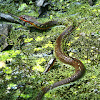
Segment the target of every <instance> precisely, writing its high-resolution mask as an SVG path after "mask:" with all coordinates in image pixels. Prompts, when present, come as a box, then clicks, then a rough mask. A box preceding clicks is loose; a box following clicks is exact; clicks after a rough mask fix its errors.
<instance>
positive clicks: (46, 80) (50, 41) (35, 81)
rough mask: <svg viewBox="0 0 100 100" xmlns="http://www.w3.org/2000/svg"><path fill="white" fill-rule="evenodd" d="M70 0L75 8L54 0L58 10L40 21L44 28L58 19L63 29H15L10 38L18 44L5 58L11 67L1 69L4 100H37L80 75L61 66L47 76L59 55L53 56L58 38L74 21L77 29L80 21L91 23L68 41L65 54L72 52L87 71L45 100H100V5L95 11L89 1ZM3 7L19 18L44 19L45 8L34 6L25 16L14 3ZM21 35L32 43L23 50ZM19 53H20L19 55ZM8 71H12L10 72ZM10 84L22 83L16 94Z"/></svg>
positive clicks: (52, 10) (24, 10) (70, 4)
mask: <svg viewBox="0 0 100 100" xmlns="http://www.w3.org/2000/svg"><path fill="white" fill-rule="evenodd" d="M69 1H70V3H68V2H67V1H64V0H60V2H57V0H52V2H54V7H52V8H49V9H51V11H48V12H47V15H48V16H47V17H45V18H40V19H38V21H40V22H41V23H42V22H43V23H44V22H46V21H48V20H51V19H52V20H58V21H59V22H60V21H61V22H62V23H63V25H58V26H54V27H52V28H51V29H50V30H47V31H39V30H33V31H32V32H30V31H29V30H28V29H27V28H26V27H23V26H20V25H18V24H17V25H16V24H13V29H12V32H11V33H10V38H9V39H10V41H13V43H14V47H13V50H12V51H9V52H1V53H0V60H1V61H5V62H6V63H7V65H6V66H7V67H6V68H7V70H6V69H5V68H3V67H2V68H0V71H1V73H0V75H1V76H3V77H1V80H2V82H1V83H0V84H1V92H0V98H1V97H5V98H6V99H9V95H10V96H11V99H10V100H13V99H12V98H14V97H15V98H17V96H18V98H17V99H25V98H26V99H29V100H32V99H33V100H34V99H35V97H36V96H37V93H38V92H39V90H41V89H42V88H43V87H45V86H48V85H50V84H52V83H54V82H57V81H59V80H62V79H64V78H66V77H69V76H71V75H72V74H73V73H74V68H73V67H71V66H69V65H65V64H63V63H61V62H59V61H57V62H56V63H55V65H54V67H55V68H54V69H53V70H51V71H50V72H48V73H47V74H46V75H43V74H42V72H43V70H44V69H45V66H46V64H47V62H48V61H49V60H50V59H51V58H52V57H53V56H54V55H52V54H50V53H51V51H52V50H54V45H55V40H56V38H57V37H58V36H59V35H60V34H61V33H62V32H63V30H64V29H65V28H66V26H65V25H70V24H72V22H74V23H75V25H76V26H77V24H78V22H81V21H83V20H84V19H86V20H84V21H83V22H82V23H81V24H80V26H79V27H78V28H77V29H76V30H75V31H73V32H72V33H71V35H70V36H66V37H65V38H64V41H63V42H62V49H63V51H64V52H65V53H66V54H67V53H69V55H70V56H72V57H76V58H78V59H80V60H81V61H82V62H83V63H84V65H85V67H86V73H85V75H84V76H83V77H82V78H81V79H80V80H78V81H76V82H75V83H72V84H70V85H68V86H66V85H64V86H63V87H58V88H57V89H53V90H51V91H50V92H48V93H47V94H46V95H45V96H44V98H43V100H49V99H53V100H57V99H58V100H66V99H67V100H77V99H80V100H81V99H82V100H92V99H93V100H97V99H99V98H100V96H99V92H100V89H99V80H100V79H99V77H100V69H99V65H100V64H99V46H100V45H99V44H100V43H99V42H100V39H99V36H100V26H99V25H100V18H99V17H100V6H99V5H100V2H99V0H97V2H96V5H94V6H92V7H91V6H89V4H88V3H87V2H86V0H84V1H81V0H69ZM85 2H86V3H85ZM0 5H1V6H0V9H1V12H3V13H9V12H11V13H12V14H14V15H17V16H19V15H24V14H25V15H30V16H33V15H34V16H35V17H36V16H38V9H39V8H37V7H35V6H34V5H28V6H27V8H26V9H23V10H22V11H20V12H19V11H18V10H17V9H18V8H19V6H17V5H15V4H13V3H11V4H8V5H7V4H6V6H5V4H0ZM4 7H5V8H4ZM33 7H34V11H33ZM12 9H13V10H12ZM49 16H50V17H49ZM16 28H18V30H15V29H16ZM21 35H26V36H27V38H24V39H23V40H24V42H25V43H26V44H25V46H22V48H20V43H21V41H20V40H19V41H18V37H19V36H21ZM9 43H10V42H9ZM17 49H19V50H20V52H17ZM4 53H6V54H7V55H5V54H4ZM8 53H9V54H8ZM36 67H37V68H36ZM8 69H9V70H10V72H8V71H9V70H8ZM36 69H37V70H36ZM38 69H40V70H38ZM9 83H12V84H17V85H18V87H17V89H12V91H10V90H9V89H7V87H6V86H7V85H8V84H9ZM2 87H3V88H2ZM13 87H14V86H13ZM5 91H7V92H5ZM20 92H21V95H20ZM5 94H6V95H5ZM5 98H4V99H5Z"/></svg>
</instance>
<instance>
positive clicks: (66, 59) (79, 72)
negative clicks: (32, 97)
mask: <svg viewBox="0 0 100 100" xmlns="http://www.w3.org/2000/svg"><path fill="white" fill-rule="evenodd" d="M20 18H21V20H23V21H25V22H28V23H34V26H38V27H39V26H42V27H40V28H39V29H41V28H44V29H48V28H49V27H52V26H53V25H55V24H57V22H56V21H49V22H47V23H44V24H40V23H38V22H37V21H33V22H32V21H30V20H27V16H26V17H25V15H24V17H22V16H21V17H20ZM28 18H29V17H28ZM31 25H32V24H31ZM46 26H47V27H46ZM36 28H37V27H36ZM74 29H75V26H74V25H71V26H69V27H68V28H67V29H66V30H65V31H64V32H63V33H62V34H61V35H60V36H59V37H58V38H57V40H56V43H55V56H56V58H58V59H59V60H60V61H61V62H63V63H65V64H69V65H71V66H73V67H74V68H75V74H73V75H72V76H71V77H69V78H66V79H63V80H61V81H59V82H56V83H54V84H52V85H50V86H48V87H45V88H43V89H42V91H41V92H40V93H39V94H38V96H37V99H36V100H41V99H42V97H43V95H44V94H45V93H46V92H48V91H49V90H50V89H53V88H55V87H58V86H61V85H64V84H68V83H70V82H74V81H76V80H77V79H79V78H81V77H82V76H83V74H84V73H85V67H84V65H83V63H82V62H81V61H80V60H78V59H76V58H72V57H70V56H67V55H66V54H65V53H64V52H63V51H62V47H61V44H62V40H63V38H64V36H66V35H67V36H68V35H70V33H71V32H72V31H73V30H74Z"/></svg>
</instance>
